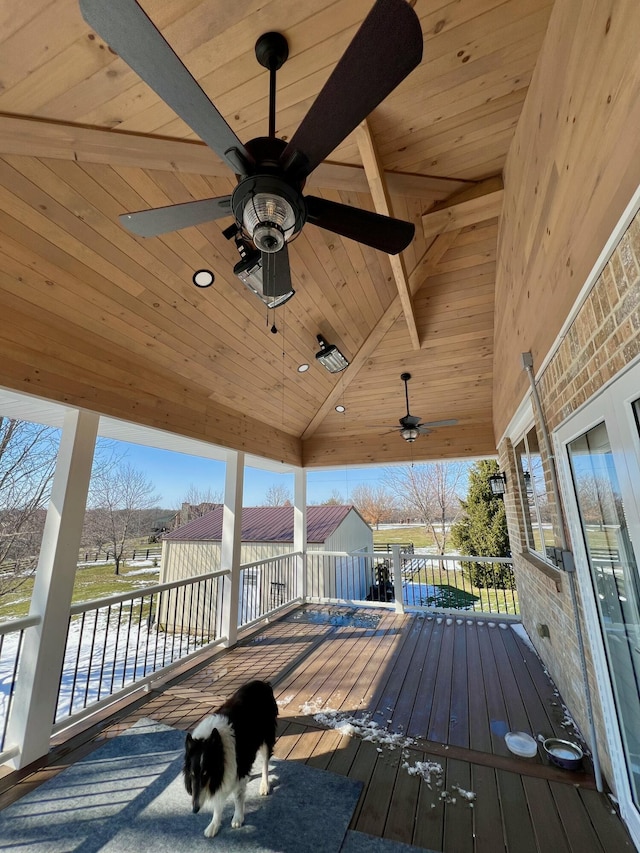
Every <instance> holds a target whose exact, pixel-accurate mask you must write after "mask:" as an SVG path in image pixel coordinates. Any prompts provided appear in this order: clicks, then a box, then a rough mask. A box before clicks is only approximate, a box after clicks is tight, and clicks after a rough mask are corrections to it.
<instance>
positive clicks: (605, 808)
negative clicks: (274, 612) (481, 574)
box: [0, 607, 635, 853]
mask: <svg viewBox="0 0 640 853" xmlns="http://www.w3.org/2000/svg"><path fill="white" fill-rule="evenodd" d="M343 612H344V611H343V610H339V609H338V608H331V610H328V609H327V608H311V607H307V608H304V609H303V610H298V611H295V612H294V613H292V614H289V615H288V616H287V617H285V618H284V619H282V620H280V621H277V622H274V623H272V624H270V625H268V626H267V627H266V628H264V629H263V630H261V631H260V632H258V633H256V634H254V635H253V636H251V637H249V638H246V639H245V640H243V641H242V642H240V643H239V644H238V645H237V646H236V647H235V648H233V649H231V650H229V651H225V652H224V653H222V654H218V655H216V656H215V657H214V658H212V659H209V660H207V661H206V662H201V663H199V664H198V665H197V666H196V667H194V668H192V669H191V670H190V671H189V672H188V673H185V674H182V675H181V676H179V677H177V678H174V679H173V680H172V681H170V682H168V683H167V684H165V685H163V686H159V687H157V688H154V689H153V690H152V691H151V692H150V693H149V694H148V698H145V699H137V700H136V702H135V703H134V704H130V705H129V706H128V707H126V708H125V707H123V708H121V709H120V710H119V712H118V714H117V715H116V717H113V716H112V717H111V718H110V719H108V720H107V721H105V722H104V723H102V724H99V725H96V724H95V723H94V724H93V725H92V726H91V727H90V728H87V729H86V730H85V731H82V732H80V733H78V734H76V735H75V736H73V737H71V738H70V739H67V740H66V741H64V742H61V743H60V745H59V746H58V747H57V748H56V749H55V750H54V751H53V752H52V754H51V756H50V760H49V766H48V767H47V768H42V769H39V770H36V772H32V773H25V772H22V773H19V774H15V773H14V774H11V775H10V776H7V777H5V779H4V780H1V781H0V790H2V793H0V807H4V806H6V805H7V804H8V803H9V802H13V801H14V800H16V799H17V798H18V797H19V796H21V795H22V794H23V793H24V792H26V791H27V790H29V789H31V788H32V787H33V786H34V785H36V784H39V783H40V782H41V781H43V780H44V779H46V778H48V777H49V776H50V775H51V774H52V773H55V772H58V771H59V770H60V769H61V768H63V767H64V766H66V765H67V764H69V763H71V762H73V761H74V760H77V758H79V757H80V756H81V755H83V754H86V752H87V751H89V750H91V749H93V748H95V746H96V745H98V744H99V742H100V740H101V739H102V738H104V737H109V736H114V735H116V734H118V733H119V732H120V731H122V730H123V729H124V728H127V727H128V726H130V725H131V724H132V723H133V722H134V721H135V720H136V719H139V718H140V717H152V718H154V719H155V720H159V721H162V722H165V723H169V724H170V725H173V726H176V727H180V728H183V729H188V728H190V727H192V726H193V725H194V724H195V723H196V722H198V721H199V720H200V719H201V718H202V717H203V716H205V715H206V714H208V713H210V712H211V710H212V709H213V708H214V707H215V706H216V705H217V704H218V703H219V702H221V701H222V700H223V699H224V698H225V697H226V696H227V695H229V693H231V692H232V691H233V690H235V689H236V688H237V687H238V686H240V685H241V684H242V683H244V682H245V681H247V680H249V679H251V678H256V677H258V678H263V679H267V680H270V681H271V683H272V684H273V686H274V691H275V693H276V698H277V700H278V704H279V706H280V723H279V738H278V742H277V744H276V752H275V754H276V756H277V757H279V758H284V759H287V760H298V761H304V762H307V763H309V764H311V765H313V766H315V767H319V768H323V769H327V770H330V771H333V772H335V773H339V774H343V775H346V776H349V777H352V778H355V779H359V780H361V781H362V782H363V783H364V788H363V792H362V795H361V797H360V801H359V803H358V806H357V809H356V812H355V814H354V817H353V820H352V824H351V828H352V829H357V830H359V831H361V832H366V833H369V834H371V835H375V836H382V837H384V838H388V839H394V840H397V841H401V842H405V843H408V844H413V845H415V846H417V847H422V848H427V849H430V850H434V851H445V853H467V851H468V853H502V851H505V853H536V851H537V853H549V851H554V853H565V851H566V852H567V853H569V851H575V853H578V851H580V853H599V851H607V853H608V851H611V853H613V851H615V853H620V851H624V850H629V851H633V850H634V849H635V848H634V845H633V843H632V842H631V840H630V839H629V837H628V835H627V833H626V830H625V829H624V826H623V824H622V823H621V821H620V820H619V818H618V817H617V815H616V814H615V813H614V811H613V809H612V807H611V803H610V801H609V799H608V798H607V797H606V795H604V794H599V793H598V792H597V791H596V790H595V784H594V780H593V776H592V774H591V772H590V768H589V767H588V766H587V767H586V768H585V771H584V772H579V773H570V772H568V771H564V770H560V769H558V768H556V767H554V766H552V765H550V764H549V763H548V762H547V761H546V760H544V759H543V758H542V757H540V756H538V757H537V758H531V759H520V758H517V757H515V756H514V755H512V754H511V753H510V752H509V750H508V749H507V747H506V745H505V742H504V734H505V733H506V732H507V731H509V730H523V731H527V732H530V733H532V734H533V735H534V736H536V735H538V734H543V735H545V736H551V735H553V734H555V735H557V736H559V737H565V738H566V737H567V736H568V735H569V736H571V735H572V732H571V730H570V729H569V730H568V729H567V728H566V726H565V723H566V714H565V710H564V707H563V705H562V700H561V698H560V697H559V696H558V695H557V691H556V690H555V688H554V686H553V684H552V683H551V682H550V681H549V679H548V678H547V676H546V675H545V673H544V670H543V668H542V666H541V664H540V661H539V659H538V658H537V656H536V655H535V653H534V652H533V651H532V649H531V648H530V647H529V645H528V644H527V643H526V642H525V641H524V640H523V638H522V636H521V635H520V634H519V633H518V632H517V631H516V630H514V629H513V628H512V627H511V626H510V625H509V624H508V623H501V622H500V621H499V620H498V619H496V620H495V621H487V620H483V619H472V618H469V619H468V618H466V617H464V618H457V619H456V618H446V617H421V616H415V615H404V616H402V615H396V614H395V613H392V612H390V611H385V612H383V613H374V612H373V611H369V610H358V611H355V617H357V618H354V616H353V615H352V616H349V617H346V618H345V617H344V616H342V615H341V614H342V613H343ZM352 613H354V611H352ZM320 620H325V621H320ZM326 620H328V621H326ZM318 712H324V713H325V716H326V719H323V718H320V719H318ZM333 720H337V721H340V720H346V723H343V725H344V724H350V725H351V730H350V731H351V734H345V733H344V729H342V730H337V729H336V728H335V727H332V726H331V725H327V722H329V723H331V722H332V721H333ZM372 721H373V722H375V723H376V724H377V729H374V735H373V738H372V739H371V740H366V739H364V738H363V737H362V736H357V733H358V732H359V733H360V735H362V734H363V733H366V731H371V722H372ZM376 731H377V732H379V733H380V734H378V735H376V734H375V732H376ZM354 732H356V735H355V736H354ZM392 735H393V737H392ZM387 741H393V742H394V743H388V742H387Z"/></svg>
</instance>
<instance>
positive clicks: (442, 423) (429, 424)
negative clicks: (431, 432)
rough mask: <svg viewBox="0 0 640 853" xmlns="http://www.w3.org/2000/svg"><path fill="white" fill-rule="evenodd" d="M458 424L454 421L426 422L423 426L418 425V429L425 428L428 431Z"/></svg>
mask: <svg viewBox="0 0 640 853" xmlns="http://www.w3.org/2000/svg"><path fill="white" fill-rule="evenodd" d="M457 423H458V421H456V420H450V421H426V422H425V423H423V424H420V427H427V428H428V429H434V428H435V427H443V426H455V425H456V424H457Z"/></svg>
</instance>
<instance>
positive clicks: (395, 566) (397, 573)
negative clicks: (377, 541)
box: [391, 545, 404, 613]
mask: <svg viewBox="0 0 640 853" xmlns="http://www.w3.org/2000/svg"><path fill="white" fill-rule="evenodd" d="M400 550H401V549H400V545H392V546H391V580H392V582H393V596H394V598H395V602H396V613H404V601H403V600H402V563H401V560H400Z"/></svg>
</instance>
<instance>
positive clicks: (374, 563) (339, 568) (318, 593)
mask: <svg viewBox="0 0 640 853" xmlns="http://www.w3.org/2000/svg"><path fill="white" fill-rule="evenodd" d="M307 600H310V601H314V602H317V603H322V602H323V601H331V602H333V603H339V602H351V603H354V604H369V605H371V604H373V605H377V606H387V607H395V608H396V609H404V608H409V609H412V610H416V609H420V610H438V611H459V610H463V611H470V612H475V613H486V614H494V615H495V614H500V615H510V616H515V615H517V614H518V613H519V605H518V594H517V590H516V588H515V581H514V575H513V561H512V560H511V558H510V557H475V556H460V555H458V554H442V555H440V554H438V555H431V554H415V553H411V552H402V551H400V550H399V549H394V551H393V554H388V553H386V552H382V551H381V552H373V553H364V554H363V553H357V554H344V553H339V552H326V551H317V552H308V553H307Z"/></svg>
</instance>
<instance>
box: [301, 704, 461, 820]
mask: <svg viewBox="0 0 640 853" xmlns="http://www.w3.org/2000/svg"><path fill="white" fill-rule="evenodd" d="M387 710H388V711H393V709H392V708H388V709H387ZM300 712H301V713H302V714H304V715H305V716H313V719H314V720H315V721H316V722H317V723H320V725H322V726H326V727H327V728H330V729H335V730H336V731H338V732H340V734H342V735H344V736H345V737H359V738H361V739H362V740H366V741H370V742H371V743H374V744H376V745H377V746H376V749H377V752H379V753H383V752H384V748H387V749H389V750H395V749H401V750H402V758H403V762H402V765H401V767H402V769H403V770H405V771H406V772H407V773H408V774H409V776H419V777H420V778H421V779H422V780H423V781H424V782H425V784H426V785H427V787H428V788H429V789H430V790H433V789H434V788H437V789H440V788H443V785H444V768H443V766H442V765H441V764H439V763H438V762H437V761H415V762H414V763H413V764H411V763H410V762H409V757H410V753H409V747H410V746H414V745H415V744H416V740H415V738H412V737H408V736H407V735H404V734H402V733H400V732H391V731H389V730H388V729H387V728H384V727H383V726H381V725H379V724H378V723H376V722H375V720H372V719H371V714H362V715H361V716H358V717H355V716H353V715H352V714H348V713H345V712H342V711H336V710H335V709H334V708H327V707H324V706H323V702H322V698H321V697H318V698H317V699H314V700H312V701H310V702H305V704H304V705H301V706H300ZM449 788H450V789H451V790H447V789H443V790H442V791H441V792H440V799H442V800H444V801H445V802H446V803H449V804H452V805H454V804H455V803H456V796H454V793H455V794H457V795H458V796H459V797H460V798H461V799H462V800H464V801H465V802H466V803H467V804H468V805H469V808H473V803H474V800H475V798H476V795H475V792H474V791H467V790H465V789H464V788H462V787H461V786H460V785H458V784H457V783H456V782H451V784H450V785H449ZM452 792H454V793H452ZM434 807H435V803H433V804H432V808H434Z"/></svg>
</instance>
